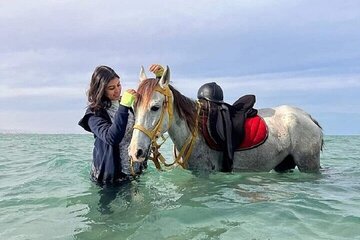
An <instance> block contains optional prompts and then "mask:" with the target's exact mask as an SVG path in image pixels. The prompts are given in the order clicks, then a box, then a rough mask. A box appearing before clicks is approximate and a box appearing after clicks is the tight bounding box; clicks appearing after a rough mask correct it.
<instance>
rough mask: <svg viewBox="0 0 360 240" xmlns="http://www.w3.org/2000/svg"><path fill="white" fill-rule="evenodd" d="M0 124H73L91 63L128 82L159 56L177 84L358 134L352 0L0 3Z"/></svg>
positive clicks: (6, 127) (50, 127)
mask: <svg viewBox="0 0 360 240" xmlns="http://www.w3.org/2000/svg"><path fill="white" fill-rule="evenodd" d="M0 29H1V32H0V131H2V132H8V131H16V132H27V133H32V132H35V133H84V130H83V129H81V128H80V127H79V126H78V125H77V123H78V121H79V119H80V118H81V117H82V115H83V114H84V111H85V108H86V104H87V102H86V90H87V88H88V84H89V81H90V77H91V74H92V72H93V70H94V68H95V67H96V66H97V65H101V64H105V65H108V66H111V67H112V68H114V70H115V71H116V72H117V73H118V74H119V75H120V77H121V81H122V84H123V87H124V88H136V86H137V83H138V73H139V71H140V66H141V65H144V66H146V67H148V66H149V64H151V63H160V64H163V65H169V66H170V68H171V80H172V84H173V86H175V87H176V88H177V89H178V90H179V91H180V92H182V93H183V94H185V95H186V96H189V97H192V98H195V97H196V93H197V89H198V88H199V87H200V86H201V85H202V84H204V83H205V82H209V81H215V82H217V83H218V84H219V85H221V86H222V87H223V90H224V94H225V100H226V101H227V102H229V103H233V102H234V101H235V100H236V99H237V98H238V97H239V96H241V95H244V94H255V95H256V97H257V102H256V105H255V107H256V108H264V107H273V106H277V105H281V104H290V105H294V106H297V107H300V108H303V109H304V110H305V111H307V112H309V113H310V114H311V115H312V116H313V117H314V118H316V119H317V120H318V121H319V122H320V124H321V125H322V127H323V129H324V133H325V134H327V135H332V134H360V1H357V0H349V1H343V0H339V1H337V0H334V1H327V0H315V1H310V0H308V1H307V0H304V1H301V0H298V1H295V0H293V1H292V0H276V1H275V0H274V1H271V0H266V1H265V0H264V1H261V0H257V1H253V0H233V1H226V0H222V1H212V0H197V1H184V0H176V1H171V0H168V1H136V0H132V1H118V0H111V1H103V0H102V1H100V0H98V1H85V0H84V1H79V0H78V1H75V0H74V1H67V0H62V1H54V0H36V1H27V0H23V1H20V0H12V1H0Z"/></svg>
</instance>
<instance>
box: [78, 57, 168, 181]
mask: <svg viewBox="0 0 360 240" xmlns="http://www.w3.org/2000/svg"><path fill="white" fill-rule="evenodd" d="M150 71H151V72H153V73H155V75H156V76H157V77H158V76H159V75H161V74H162V72H163V68H162V67H161V66H160V65H158V64H153V65H151V67H150ZM120 95H121V83H120V77H119V76H118V75H117V74H116V73H115V71H114V70H113V69H111V68H110V67H108V66H98V67H96V69H95V71H94V73H93V74H92V77H91V81H90V88H89V90H88V102H89V105H88V108H87V110H86V113H85V115H84V117H83V118H82V119H81V120H80V122H79V125H80V126H81V127H83V128H84V129H85V130H86V131H89V132H91V133H93V134H94V138H95V143H94V149H93V162H92V167H91V178H92V179H93V180H94V181H96V182H98V183H99V184H101V185H102V184H116V183H120V182H121V181H123V180H126V179H128V176H129V174H130V170H129V158H128V152H127V148H128V145H129V143H130V139H131V134H132V127H133V125H134V115H133V112H132V105H133V103H134V101H135V99H136V91H135V90H134V89H129V90H127V91H126V92H125V93H124V94H123V96H122V97H121V96H120ZM119 100H120V101H119ZM145 164H146V163H145ZM144 167H146V165H136V166H135V171H136V172H137V173H141V171H142V169H143V168H144Z"/></svg>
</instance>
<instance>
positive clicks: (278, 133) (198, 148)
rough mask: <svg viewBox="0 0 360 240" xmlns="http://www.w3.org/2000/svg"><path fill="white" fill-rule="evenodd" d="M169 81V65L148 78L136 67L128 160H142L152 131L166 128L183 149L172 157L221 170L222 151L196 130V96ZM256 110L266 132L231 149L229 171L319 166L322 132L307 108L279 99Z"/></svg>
mask: <svg viewBox="0 0 360 240" xmlns="http://www.w3.org/2000/svg"><path fill="white" fill-rule="evenodd" d="M169 81H170V69H169V68H168V67H167V68H166V70H165V71H164V74H163V76H162V77H161V79H160V80H156V79H147V78H146V75H145V72H144V69H143V68H142V69H141V72H140V84H139V87H138V93H139V95H140V97H139V99H138V102H137V104H136V107H135V127H134V132H133V135H132V139H131V143H130V146H129V155H130V157H131V158H132V160H133V161H140V162H141V161H143V160H144V159H146V157H147V155H148V154H149V149H150V145H151V144H152V143H153V141H154V139H155V138H156V136H158V135H159V134H162V133H165V132H168V134H169V136H170V138H171V140H172V141H173V143H174V146H175V149H176V150H177V152H180V154H182V155H181V156H180V158H178V160H177V162H178V163H179V164H180V165H183V166H184V167H186V168H188V169H194V170H208V171H221V168H222V161H223V153H222V152H221V151H216V150H213V149H211V148H210V147H209V146H208V145H207V144H206V142H205V139H204V137H203V136H202V135H201V134H200V133H198V130H197V127H196V125H197V122H196V121H197V117H196V115H197V104H196V101H194V100H192V99H190V98H188V97H186V96H184V95H182V94H181V93H180V92H178V91H177V90H176V89H174V88H173V87H172V86H171V85H170V84H169ZM258 115H259V116H261V117H262V118H263V119H264V120H265V122H266V124H267V127H268V137H267V139H266V141H265V142H264V143H263V144H261V145H260V146H258V147H256V148H252V149H249V150H245V151H236V152H235V154H234V159H233V171H257V172H260V171H261V172H269V171H271V170H273V169H275V170H276V171H277V170H279V169H281V171H284V170H290V169H293V168H295V166H297V168H298V169H299V171H301V172H319V169H320V152H321V150H322V145H323V132H322V129H321V127H320V125H319V124H318V122H317V121H316V120H314V119H313V118H312V117H311V116H310V114H308V113H306V112H305V111H303V110H301V109H299V108H296V107H292V106H287V105H283V106H278V107H274V108H265V109H259V110H258ZM184 159H185V161H186V163H185V164H184ZM280 166H282V167H280ZM284 166H285V168H284ZM286 166H288V167H286ZM286 168H289V169H286Z"/></svg>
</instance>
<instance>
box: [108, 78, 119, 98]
mask: <svg viewBox="0 0 360 240" xmlns="http://www.w3.org/2000/svg"><path fill="white" fill-rule="evenodd" d="M120 94H121V84H120V79H119V78H113V79H111V80H110V82H109V83H108V85H107V86H106V89H105V96H106V97H108V98H109V99H110V100H111V101H115V100H120Z"/></svg>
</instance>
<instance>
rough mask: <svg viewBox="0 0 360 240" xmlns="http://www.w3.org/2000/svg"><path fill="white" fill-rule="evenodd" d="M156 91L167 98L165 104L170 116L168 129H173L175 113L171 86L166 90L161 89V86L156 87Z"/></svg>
mask: <svg viewBox="0 0 360 240" xmlns="http://www.w3.org/2000/svg"><path fill="white" fill-rule="evenodd" d="M154 91H157V92H159V93H161V94H163V95H164V96H165V103H166V105H165V106H166V107H167V110H168V114H169V126H168V129H169V128H170V127H171V124H172V121H173V118H174V112H173V104H172V93H171V90H170V88H169V86H166V87H165V88H162V87H160V86H159V85H156V87H155V89H154Z"/></svg>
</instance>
